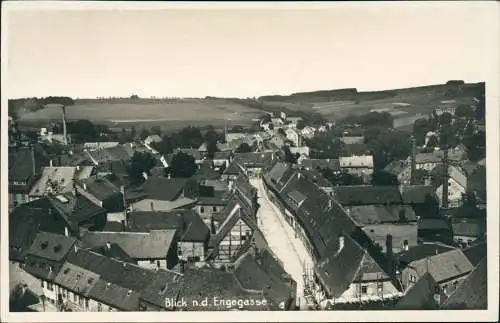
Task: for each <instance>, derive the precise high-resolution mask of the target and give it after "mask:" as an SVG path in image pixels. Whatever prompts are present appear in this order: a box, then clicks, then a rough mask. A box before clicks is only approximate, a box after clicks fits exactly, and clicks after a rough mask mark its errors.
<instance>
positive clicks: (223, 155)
mask: <svg viewBox="0 0 500 323" xmlns="http://www.w3.org/2000/svg"><path fill="white" fill-rule="evenodd" d="M230 156H231V151H230V150H228V151H216V152H215V153H214V158H213V159H214V160H217V159H219V160H220V159H225V160H229V157H230Z"/></svg>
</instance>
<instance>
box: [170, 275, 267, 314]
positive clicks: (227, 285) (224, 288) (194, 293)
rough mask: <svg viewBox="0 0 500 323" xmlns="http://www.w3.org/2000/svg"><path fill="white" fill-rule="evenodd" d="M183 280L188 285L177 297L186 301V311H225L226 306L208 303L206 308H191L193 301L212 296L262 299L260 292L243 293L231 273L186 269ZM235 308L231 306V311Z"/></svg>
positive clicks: (263, 308)
mask: <svg viewBox="0 0 500 323" xmlns="http://www.w3.org/2000/svg"><path fill="white" fill-rule="evenodd" d="M184 279H185V280H186V281H189V284H184V286H183V288H182V290H181V291H180V294H179V297H180V298H183V299H184V300H186V302H187V304H188V307H187V310H197V311H199V310H200V309H201V310H203V311H227V310H228V308H227V306H225V305H223V304H214V302H209V303H208V306H207V307H195V306H193V302H192V301H193V300H199V299H204V298H205V297H208V298H209V299H211V298H213V297H214V295H217V296H216V297H217V298H219V299H247V300H253V301H254V302H253V303H254V304H255V301H256V300H262V299H263V298H264V296H263V294H262V292H259V291H257V292H250V291H245V290H244V289H243V288H242V287H241V285H240V284H239V283H238V281H237V279H236V277H235V276H234V274H233V273H229V272H223V271H220V270H217V269H210V268H200V269H192V268H186V270H185V272H184ZM235 308H237V305H236V306H233V309H235ZM245 309H246V310H267V309H268V306H267V305H265V306H257V305H253V306H245Z"/></svg>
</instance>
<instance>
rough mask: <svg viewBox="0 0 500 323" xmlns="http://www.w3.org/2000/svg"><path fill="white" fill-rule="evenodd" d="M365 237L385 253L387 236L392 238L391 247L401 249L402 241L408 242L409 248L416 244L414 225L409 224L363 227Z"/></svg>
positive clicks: (416, 232)
mask: <svg viewBox="0 0 500 323" xmlns="http://www.w3.org/2000/svg"><path fill="white" fill-rule="evenodd" d="M363 231H365V233H366V235H367V236H368V237H370V239H371V240H372V241H373V242H375V243H377V244H379V245H380V246H381V247H382V249H383V251H384V252H386V240H387V235H388V234H390V235H391V236H392V247H393V248H399V249H403V244H404V241H405V240H406V241H407V242H408V246H409V247H410V248H411V247H413V246H416V245H417V243H418V230H417V224H416V223H410V224H375V225H367V226H365V227H363Z"/></svg>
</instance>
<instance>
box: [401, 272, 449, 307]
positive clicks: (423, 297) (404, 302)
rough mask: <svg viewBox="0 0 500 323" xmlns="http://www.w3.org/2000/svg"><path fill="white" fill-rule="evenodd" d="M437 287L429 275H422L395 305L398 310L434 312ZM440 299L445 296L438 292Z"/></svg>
mask: <svg viewBox="0 0 500 323" xmlns="http://www.w3.org/2000/svg"><path fill="white" fill-rule="evenodd" d="M438 287H439V285H438V284H437V283H436V281H435V280H434V278H432V276H431V275H430V274H429V273H426V274H424V276H422V277H421V278H420V279H419V280H418V281H417V283H416V284H415V285H414V286H413V287H412V288H411V289H410V290H409V291H408V292H407V293H406V294H405V295H404V296H403V298H401V300H400V301H399V302H398V303H397V304H396V309H399V310H431V309H432V310H436V309H438V305H437V303H436V302H435V301H434V294H435V292H436V290H437V288H438ZM440 296H441V299H444V297H445V295H444V294H443V293H442V292H441V291H440Z"/></svg>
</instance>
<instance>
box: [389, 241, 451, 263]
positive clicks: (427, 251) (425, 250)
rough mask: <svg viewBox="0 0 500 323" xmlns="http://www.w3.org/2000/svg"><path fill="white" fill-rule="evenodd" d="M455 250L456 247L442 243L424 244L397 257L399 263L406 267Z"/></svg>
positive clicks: (411, 248)
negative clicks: (414, 262) (420, 260)
mask: <svg viewBox="0 0 500 323" xmlns="http://www.w3.org/2000/svg"><path fill="white" fill-rule="evenodd" d="M453 249H455V248H454V247H451V246H447V245H443V244H440V243H424V244H420V245H418V246H415V247H410V248H409V250H408V251H403V252H401V253H399V254H398V255H397V258H398V259H399V262H400V263H401V265H402V266H403V267H404V266H406V264H409V263H411V262H413V261H416V260H419V259H424V258H426V257H430V256H433V255H437V254H440V253H444V252H447V251H450V250H453Z"/></svg>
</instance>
